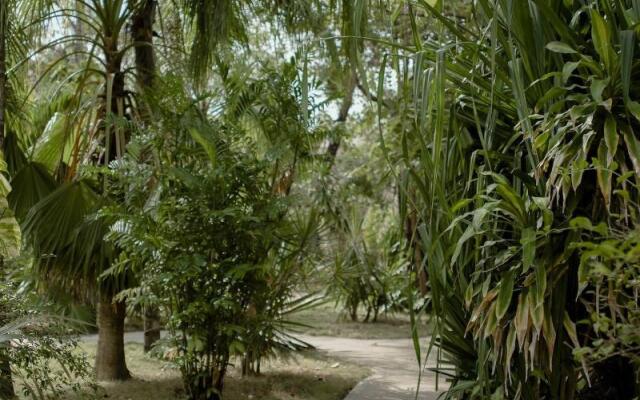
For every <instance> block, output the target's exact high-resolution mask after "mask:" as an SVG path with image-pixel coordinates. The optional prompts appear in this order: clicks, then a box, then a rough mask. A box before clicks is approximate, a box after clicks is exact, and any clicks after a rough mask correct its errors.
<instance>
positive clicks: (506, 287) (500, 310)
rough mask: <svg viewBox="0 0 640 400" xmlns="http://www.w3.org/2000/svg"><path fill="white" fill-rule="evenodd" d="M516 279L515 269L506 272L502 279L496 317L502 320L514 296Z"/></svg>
mask: <svg viewBox="0 0 640 400" xmlns="http://www.w3.org/2000/svg"><path fill="white" fill-rule="evenodd" d="M514 281H515V270H510V271H508V272H507V273H505V274H504V277H503V278H502V280H501V281H500V292H499V293H498V299H497V300H496V318H497V319H498V320H501V319H502V317H504V315H505V314H506V313H507V310H508V309H509V305H510V304H511V297H512V296H513V284H514Z"/></svg>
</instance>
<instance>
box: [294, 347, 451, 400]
mask: <svg viewBox="0 0 640 400" xmlns="http://www.w3.org/2000/svg"><path fill="white" fill-rule="evenodd" d="M301 339H303V340H304V341H306V342H308V343H310V344H312V345H314V346H315V347H317V348H318V349H319V350H321V351H325V352H327V353H328V354H329V355H331V356H332V357H336V358H342V359H345V360H347V361H351V362H355V363H357V364H360V365H362V366H365V367H367V368H370V369H371V371H372V375H371V376H369V377H368V378H366V379H365V380H363V381H362V382H360V383H359V384H358V385H357V386H356V387H355V388H354V389H353V390H352V391H351V393H349V395H348V396H347V397H346V398H345V400H414V399H415V398H416V388H417V382H418V371H419V367H418V363H417V362H416V354H415V351H414V349H413V342H412V341H411V340H410V339H372V340H369V339H367V340H364V339H346V338H339V337H327V336H303V337H301ZM424 341H425V340H424V339H423V340H422V342H423V343H424ZM434 366H435V363H431V362H429V363H428V364H427V368H429V367H434ZM445 385H446V383H445V382H444V380H443V379H442V377H440V381H439V382H438V388H439V389H440V390H442V389H444V388H445V387H446V386H445ZM439 394H440V393H439V392H436V376H435V373H434V372H431V371H429V370H426V371H424V372H423V374H422V383H421V384H420V394H419V396H418V399H419V400H435V399H437V398H438V395H439Z"/></svg>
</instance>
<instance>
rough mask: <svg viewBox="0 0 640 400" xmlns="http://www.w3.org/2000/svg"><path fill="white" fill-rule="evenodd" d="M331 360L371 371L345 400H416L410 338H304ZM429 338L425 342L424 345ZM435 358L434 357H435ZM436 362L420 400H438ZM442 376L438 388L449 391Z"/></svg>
mask: <svg viewBox="0 0 640 400" xmlns="http://www.w3.org/2000/svg"><path fill="white" fill-rule="evenodd" d="M300 339H302V340H304V341H305V342H307V343H310V344H312V345H313V346H314V347H316V348H317V349H318V350H320V351H324V352H326V353H327V354H328V355H330V356H331V357H335V358H337V359H343V360H345V361H349V362H354V363H356V364H359V365H362V366H364V367H366V368H369V369H371V371H372V374H371V376H369V377H368V378H366V379H365V380H363V381H362V382H360V383H359V384H358V385H357V386H356V387H355V388H354V389H353V390H352V391H351V392H350V393H349V394H348V395H347V397H346V398H345V399H344V400H415V398H416V388H417V383H418V371H419V367H418V363H417V362H416V355H415V352H414V350H413V343H412V341H411V340H410V339H366V340H365V339H346V338H340V337H329V336H300ZM82 340H83V341H85V342H94V343H95V342H97V340H98V335H86V336H83V337H82ZM427 340H428V339H422V344H423V345H424V344H425V343H426V341H427ZM124 342H125V343H131V342H133V343H143V342H144V338H143V334H142V332H127V333H125V337H124ZM432 358H433V357H432ZM434 366H435V362H431V361H429V362H428V363H427V369H425V370H424V371H423V373H422V381H421V384H420V394H419V396H418V400H435V399H437V398H438V396H439V395H440V394H441V392H437V391H436V376H435V373H433V372H431V371H429V370H428V368H430V367H434ZM446 386H447V385H446V382H445V381H444V379H443V378H442V376H441V377H440V380H439V382H438V389H439V390H440V391H442V390H443V389H446Z"/></svg>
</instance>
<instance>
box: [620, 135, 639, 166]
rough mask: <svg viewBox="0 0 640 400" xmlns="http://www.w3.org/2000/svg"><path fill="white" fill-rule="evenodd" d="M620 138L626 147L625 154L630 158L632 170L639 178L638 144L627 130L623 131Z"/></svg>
mask: <svg viewBox="0 0 640 400" xmlns="http://www.w3.org/2000/svg"><path fill="white" fill-rule="evenodd" d="M622 136H623V137H624V142H625V144H626V145H627V152H628V153H629V158H631V163H632V164H633V169H634V170H635V172H636V174H637V175H638V176H640V142H639V141H638V139H636V137H635V135H634V134H633V133H632V132H631V131H630V130H629V129H623V130H622Z"/></svg>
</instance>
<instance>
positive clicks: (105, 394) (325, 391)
mask: <svg viewBox="0 0 640 400" xmlns="http://www.w3.org/2000/svg"><path fill="white" fill-rule="evenodd" d="M96 339H97V336H95V335H89V336H85V337H83V340H82V344H81V347H82V349H83V350H84V351H86V352H87V354H88V355H89V358H90V361H91V362H92V361H93V358H94V355H95V350H96ZM125 343H127V344H126V356H127V366H128V367H129V370H130V371H131V373H132V376H133V379H132V380H130V381H127V382H118V383H110V382H100V383H99V389H98V393H97V394H98V398H108V399H111V400H177V399H184V391H183V388H182V381H181V378H180V372H179V371H178V370H176V369H175V368H173V367H171V366H170V365H169V364H167V363H165V362H163V361H160V360H157V359H154V358H151V357H147V356H146V355H145V354H144V353H143V351H142V344H141V343H142V333H141V332H130V333H127V334H126V336H125ZM263 371H264V374H263V376H260V377H246V378H241V377H240V373H239V371H238V370H237V369H235V368H233V369H232V370H231V371H230V374H229V375H228V378H227V379H226V381H225V382H226V386H225V391H224V399H225V400H251V399H254V400H289V399H296V400H340V399H343V398H344V397H345V396H346V395H347V394H348V393H349V391H350V390H351V389H352V388H353V387H354V386H355V385H356V384H357V383H358V382H359V381H360V380H362V379H363V378H364V377H366V376H367V375H368V374H369V371H368V370H367V369H366V368H363V367H360V366H357V365H355V364H353V363H342V362H340V363H337V362H336V360H335V359H331V358H329V357H327V355H326V354H323V353H320V352H315V351H310V352H303V353H301V354H298V355H295V356H293V357H291V359H289V360H286V361H279V360H278V361H273V362H267V363H266V364H265V365H263ZM65 399H68V400H80V399H86V397H82V396H74V395H69V396H65Z"/></svg>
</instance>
